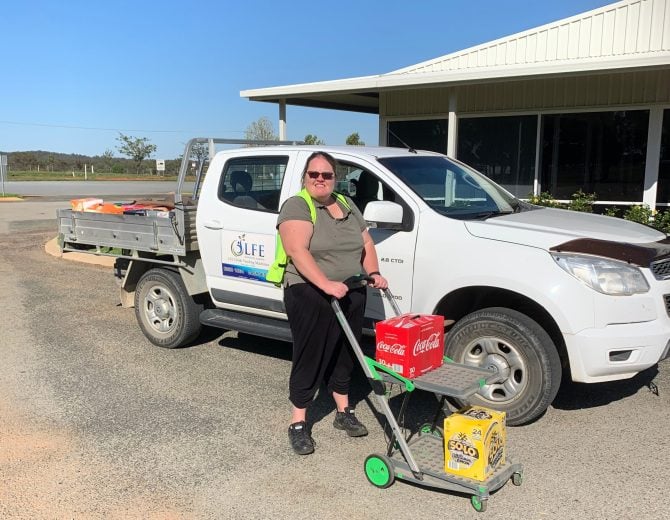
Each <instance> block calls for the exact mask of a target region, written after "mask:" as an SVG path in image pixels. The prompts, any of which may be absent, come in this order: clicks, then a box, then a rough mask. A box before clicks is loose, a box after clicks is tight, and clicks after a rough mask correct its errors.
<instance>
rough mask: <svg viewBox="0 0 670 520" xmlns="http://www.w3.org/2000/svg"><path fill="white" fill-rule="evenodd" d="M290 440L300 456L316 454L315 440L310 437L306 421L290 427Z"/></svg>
mask: <svg viewBox="0 0 670 520" xmlns="http://www.w3.org/2000/svg"><path fill="white" fill-rule="evenodd" d="M288 440H289V442H290V443H291V448H293V451H295V452H296V453H297V454H298V455H309V454H310V453H314V439H312V437H311V436H310V434H309V430H308V429H307V425H306V424H305V421H300V422H297V423H293V424H291V426H289V427H288Z"/></svg>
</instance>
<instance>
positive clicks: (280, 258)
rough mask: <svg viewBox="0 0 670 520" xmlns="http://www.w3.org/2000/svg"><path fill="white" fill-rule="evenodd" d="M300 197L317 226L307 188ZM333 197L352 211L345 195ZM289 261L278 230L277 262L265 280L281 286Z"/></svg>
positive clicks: (314, 211) (334, 193) (299, 194)
mask: <svg viewBox="0 0 670 520" xmlns="http://www.w3.org/2000/svg"><path fill="white" fill-rule="evenodd" d="M298 196H299V197H302V198H303V200H304V201H305V202H306V203H307V207H308V208H309V216H310V217H311V218H312V225H314V224H316V207H315V206H314V201H313V200H312V196H311V195H310V194H309V193H308V192H307V190H306V189H305V188H303V189H302V190H300V192H299V193H298ZM333 196H334V197H335V199H337V200H338V201H339V202H341V203H342V205H343V206H344V207H345V208H347V209H348V210H351V206H350V205H349V203H348V202H347V199H346V198H345V197H344V195H342V194H341V193H336V192H333ZM288 261H289V257H288V255H287V254H286V251H284V244H282V241H281V236H279V230H277V238H276V247H275V261H274V262H273V263H272V265H271V266H270V268H269V269H268V272H267V274H266V275H265V279H266V280H267V281H268V282H271V283H273V284H275V285H276V286H281V284H282V282H283V281H284V272H285V271H286V266H287V265H288Z"/></svg>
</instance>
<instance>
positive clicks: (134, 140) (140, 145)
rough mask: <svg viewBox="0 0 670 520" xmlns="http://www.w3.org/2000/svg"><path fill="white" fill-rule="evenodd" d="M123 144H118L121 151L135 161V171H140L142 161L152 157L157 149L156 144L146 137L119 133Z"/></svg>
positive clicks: (118, 139)
mask: <svg viewBox="0 0 670 520" xmlns="http://www.w3.org/2000/svg"><path fill="white" fill-rule="evenodd" d="M116 140H117V141H119V142H120V143H121V144H120V145H119V146H117V149H118V150H119V152H120V153H121V154H123V155H127V156H128V157H130V158H131V159H132V160H133V162H134V163H135V173H138V174H139V173H140V169H141V168H142V161H144V159H147V158H149V157H151V154H152V153H154V152H155V151H156V145H155V144H151V143H150V142H149V139H148V138H146V137H132V136H130V135H124V134H121V133H119V137H117V138H116Z"/></svg>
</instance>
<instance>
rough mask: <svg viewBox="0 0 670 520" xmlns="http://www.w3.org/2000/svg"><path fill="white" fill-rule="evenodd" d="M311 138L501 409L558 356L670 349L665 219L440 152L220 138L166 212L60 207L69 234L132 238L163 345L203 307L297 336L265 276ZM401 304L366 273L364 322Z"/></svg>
mask: <svg viewBox="0 0 670 520" xmlns="http://www.w3.org/2000/svg"><path fill="white" fill-rule="evenodd" d="M210 141H211V142H216V143H221V142H224V141H225V140H211V139H210ZM196 142H207V139H204V138H203V139H194V140H191V141H190V142H189V143H188V145H187V149H186V152H185V154H184V158H185V162H188V158H189V157H190V155H191V153H190V148H191V146H192V145H193V144H194V143H196ZM316 149H320V150H325V151H327V152H328V153H330V154H332V155H333V156H334V157H335V158H336V159H337V161H338V177H339V179H340V180H339V182H338V188H337V189H338V190H339V191H342V192H345V193H348V194H349V195H350V196H351V197H352V199H353V200H354V202H356V203H357V204H358V205H359V207H360V209H361V211H363V212H364V216H365V219H366V221H368V222H369V225H370V234H371V235H372V237H373V239H374V241H375V243H376V246H377V252H378V255H379V258H380V270H381V271H382V273H383V274H384V276H385V277H386V278H387V279H388V280H389V283H390V286H391V289H392V291H393V293H394V297H395V299H396V302H397V303H398V305H399V307H400V309H401V310H402V311H403V312H413V313H431V314H442V315H444V317H445V318H446V319H447V320H453V321H454V324H453V326H451V327H450V329H449V330H448V332H447V336H446V345H445V348H446V352H445V353H446V355H448V356H449V357H451V358H452V359H454V360H455V361H458V362H463V363H468V364H473V365H477V366H480V367H495V368H496V369H497V370H498V373H499V374H500V377H499V378H498V379H497V381H496V382H495V383H493V384H489V385H487V386H485V387H483V388H482V389H481V391H480V392H479V394H477V396H476V398H475V399H474V400H473V401H474V402H476V403H477V404H483V405H485V406H490V407H492V408H496V409H500V410H504V411H506V412H507V414H508V422H509V423H510V424H512V425H515V424H523V423H527V422H529V421H532V420H533V419H535V418H537V417H538V416H540V415H541V414H542V413H543V412H544V411H545V410H546V409H547V408H548V407H549V405H550V404H551V402H552V400H553V399H554V397H555V396H556V393H557V392H558V389H559V386H560V382H561V377H562V375H563V374H567V375H569V376H571V377H572V380H573V381H577V382H584V383H595V382H602V381H613V380H617V379H625V378H630V377H632V376H633V375H635V374H637V373H638V372H640V371H642V370H645V369H646V368H649V367H651V366H653V365H655V364H657V363H658V362H659V361H660V360H661V359H664V358H665V357H667V356H668V345H669V340H670V317H669V315H668V312H669V310H670V242H669V241H668V240H667V237H666V235H665V234H663V233H660V232H658V231H656V230H654V229H652V228H650V227H647V226H643V225H640V224H635V223H632V222H627V221H624V220H621V219H617V218H611V217H604V216H598V215H592V214H584V213H577V212H571V211H567V210H558V209H549V208H542V207H537V206H533V205H530V204H528V203H525V202H522V201H520V200H518V199H516V198H514V197H513V196H512V195H511V194H510V193H508V192H507V191H506V190H504V189H503V188H501V187H500V186H498V185H496V184H495V183H493V182H492V181H490V180H489V179H487V178H486V177H485V176H483V175H482V174H480V173H478V172H476V171H474V170H472V169H471V168H469V167H468V166H466V165H464V164H462V163H460V162H458V161H455V160H452V159H449V158H447V157H445V156H443V155H440V154H436V153H432V152H423V151H414V150H404V149H401V148H372V147H331V146H322V147H313V146H312V147H310V146H302V145H293V146H285V145H274V146H263V147H257V146H254V147H245V148H236V149H233V150H224V151H220V152H218V153H217V154H216V155H215V156H214V157H213V158H212V160H211V163H210V164H209V168H208V169H207V173H206V175H205V174H204V173H202V174H199V175H198V176H197V179H196V184H195V188H194V193H193V194H192V195H191V196H190V197H186V196H182V194H181V189H182V186H183V183H184V178H185V175H186V172H187V166H186V165H185V164H182V170H181V172H180V178H179V183H178V189H177V193H176V195H175V209H174V210H172V211H171V212H170V217H169V218H162V219H160V218H155V217H148V216H138V215H104V214H92V213H85V212H74V211H71V210H61V211H60V212H59V231H60V240H61V243H62V245H63V248H64V249H65V250H69V249H74V248H75V247H76V249H77V250H80V251H81V250H88V251H90V252H92V253H95V254H100V252H101V247H105V246H106V247H116V248H120V249H121V250H122V252H121V254H119V255H116V256H118V257H119V258H118V259H117V262H116V263H117V266H116V274H117V276H118V277H119V278H120V280H121V284H122V301H123V302H124V303H125V304H126V305H129V306H130V305H134V306H135V312H136V315H137V320H138V323H139V325H140V327H141V328H142V331H143V332H144V334H145V335H146V336H147V338H148V339H149V340H150V341H151V342H152V343H154V344H156V345H158V346H162V347H167V348H174V347H178V346H181V345H184V344H187V343H189V342H192V341H193V340H194V339H195V338H196V337H197V336H198V334H199V332H200V329H201V325H207V326H213V327H219V328H225V329H232V330H239V331H241V332H245V333H249V334H255V335H260V336H265V337H270V338H276V339H281V340H285V341H290V339H291V335H290V331H289V329H288V323H287V321H286V315H285V313H284V308H283V302H282V290H281V289H280V288H277V287H275V286H274V285H272V284H270V283H267V282H266V281H265V280H264V276H265V272H266V270H267V268H268V266H269V265H270V263H271V262H272V260H273V258H274V245H275V225H276V220H277V214H278V211H279V208H280V207H281V204H282V202H283V201H284V200H286V199H287V198H288V197H290V196H292V195H294V194H296V193H297V192H298V191H299V190H300V188H301V176H302V172H303V168H304V166H305V161H306V159H307V157H308V156H309V155H310V154H311V153H312V152H313V151H314V150H316ZM194 217H195V230H194V229H193V221H194ZM157 221H158V222H157ZM140 228H142V229H140ZM391 314H392V312H391V308H390V305H389V303H388V302H386V301H384V299H383V298H382V295H381V293H380V292H379V291H376V290H372V289H369V297H368V306H367V309H366V318H367V319H368V322H367V324H368V325H367V329H368V331H370V330H372V329H373V323H374V322H375V321H377V320H380V319H383V318H384V317H385V316H386V317H388V316H390V315H391Z"/></svg>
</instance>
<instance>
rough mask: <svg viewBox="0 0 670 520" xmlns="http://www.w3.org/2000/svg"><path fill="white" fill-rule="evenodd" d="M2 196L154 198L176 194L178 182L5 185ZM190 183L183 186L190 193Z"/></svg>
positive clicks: (47, 182) (7, 183) (56, 182)
mask: <svg viewBox="0 0 670 520" xmlns="http://www.w3.org/2000/svg"><path fill="white" fill-rule="evenodd" d="M4 186H5V192H6V193H14V194H16V195H27V196H33V197H52V198H58V197H60V198H71V197H100V196H106V195H114V196H117V195H118V196H126V195H132V196H137V195H155V194H162V193H169V192H173V191H175V189H176V187H177V181H83V180H82V181H6V182H5V185H4ZM192 188H193V183H192V182H187V183H184V190H185V191H190V190H191V189H192Z"/></svg>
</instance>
